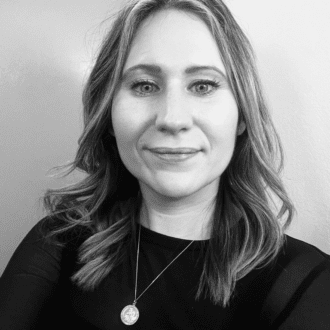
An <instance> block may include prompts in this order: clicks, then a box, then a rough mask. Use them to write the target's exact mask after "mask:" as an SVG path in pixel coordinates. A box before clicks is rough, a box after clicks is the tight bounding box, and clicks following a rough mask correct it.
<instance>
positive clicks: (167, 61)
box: [125, 9, 225, 73]
mask: <svg viewBox="0 0 330 330" xmlns="http://www.w3.org/2000/svg"><path fill="white" fill-rule="evenodd" d="M138 64H156V65H159V66H160V67H164V68H168V69H173V70H176V69H178V70H181V69H182V70H183V69H184V68H186V67H188V66H192V65H200V66H216V67H218V68H219V69H220V70H222V71H223V72H224V73H225V68H224V65H223V63H222V60H221V56H220V51H219V48H218V45H217V44H216V42H215V40H214V38H213V36H212V34H211V32H210V30H209V28H208V27H207V25H206V24H205V23H204V22H203V21H202V20H201V19H200V18H199V17H197V16H195V15H194V14H192V13H190V12H185V11H182V10H176V9H169V10H163V11H160V12H157V13H155V14H153V15H151V16H150V17H148V18H147V19H146V20H145V21H144V22H143V23H142V24H141V26H140V27H139V29H138V31H137V34H136V36H135V38H134V40H133V42H132V45H131V49H130V52H129V55H128V58H127V61H126V63H125V69H127V68H129V67H131V66H134V65H138Z"/></svg>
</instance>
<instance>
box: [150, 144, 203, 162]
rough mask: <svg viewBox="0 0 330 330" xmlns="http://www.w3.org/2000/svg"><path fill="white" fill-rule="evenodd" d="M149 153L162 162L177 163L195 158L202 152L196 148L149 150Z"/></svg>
mask: <svg viewBox="0 0 330 330" xmlns="http://www.w3.org/2000/svg"><path fill="white" fill-rule="evenodd" d="M148 151H150V152H151V153H152V154H153V155H154V156H156V157H157V158H159V159H161V160H162V161H165V162H167V163H177V162H183V161H185V160H188V159H190V158H193V157H194V156H196V155H197V154H198V153H199V152H200V151H201V150H200V149H195V148H148Z"/></svg>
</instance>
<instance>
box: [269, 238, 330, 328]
mask: <svg viewBox="0 0 330 330" xmlns="http://www.w3.org/2000/svg"><path fill="white" fill-rule="evenodd" d="M274 270H276V273H277V274H276V276H274V281H273V285H272V287H271V289H270V291H269V294H268V297H267V300H266V302H265V304H264V315H268V318H269V317H271V318H272V319H273V320H274V324H275V325H276V324H277V325H278V326H280V325H281V327H274V329H275V328H276V329H282V326H283V329H287V328H290V329H291V328H295V329H296V328H297V329H298V328H299V329H329V328H330V311H329V306H330V256H329V255H328V254H326V253H325V252H323V251H321V250H320V249H318V248H317V247H315V246H313V245H311V244H308V243H306V242H303V241H301V240H299V239H295V238H293V237H290V236H286V240H285V244H284V245H283V248H282V251H281V252H280V254H279V255H278V258H277V260H276V266H275V268H274Z"/></svg>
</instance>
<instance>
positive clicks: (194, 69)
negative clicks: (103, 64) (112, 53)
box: [122, 64, 227, 80]
mask: <svg viewBox="0 0 330 330" xmlns="http://www.w3.org/2000/svg"><path fill="white" fill-rule="evenodd" d="M138 70H142V71H145V72H146V73H149V74H151V75H159V74H161V73H162V69H161V67H160V66H159V65H155V64H137V65H134V66H132V67H130V68H128V69H127V70H126V71H125V72H124V73H123V75H122V80H125V79H126V78H127V76H129V74H131V73H132V72H134V71H138ZM200 71H216V72H217V73H218V74H220V75H221V76H222V78H224V79H227V76H226V74H225V73H224V72H223V71H222V70H220V69H219V68H218V67H216V66H213V65H193V66H190V67H188V68H186V69H185V71H184V72H185V73H186V74H194V73H198V72H200Z"/></svg>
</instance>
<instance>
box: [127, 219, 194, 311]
mask: <svg viewBox="0 0 330 330" xmlns="http://www.w3.org/2000/svg"><path fill="white" fill-rule="evenodd" d="M140 236H141V225H140V227H139V240H138V248H137V253H136V268H135V292H134V302H133V305H134V306H135V305H136V302H137V301H138V299H139V298H140V297H141V296H142V295H143V294H144V293H145V292H146V291H147V290H148V289H149V288H150V287H151V285H152V284H153V283H154V282H155V281H156V280H157V279H158V278H159V276H160V275H162V274H163V273H164V272H165V270H166V269H167V268H168V267H170V266H171V265H172V263H173V262H174V261H175V260H176V259H178V258H179V257H180V255H181V254H182V253H183V252H184V251H186V250H187V249H188V248H189V246H190V245H191V244H192V243H193V242H194V240H193V241H191V242H190V243H189V244H188V245H187V246H186V247H185V248H184V249H183V250H182V251H181V252H180V253H179V254H178V255H177V256H176V257H175V258H174V259H173V260H172V261H171V262H170V263H169V264H168V265H167V266H166V267H165V268H164V269H163V270H162V271H161V272H160V273H159V274H158V275H157V276H156V277H155V278H154V280H153V281H152V282H151V283H150V284H149V285H148V286H147V287H146V288H145V289H144V290H143V291H142V293H140V295H139V296H138V297H136V293H137V280H138V272H139V256H140Z"/></svg>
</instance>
